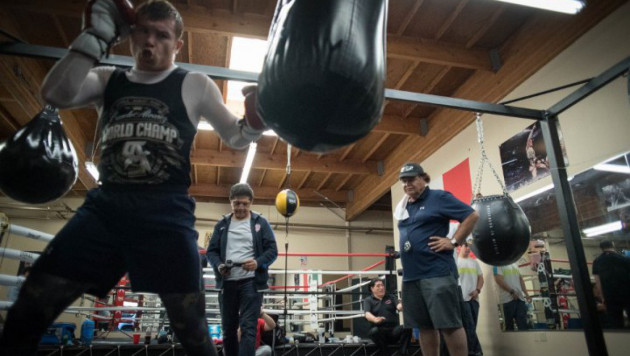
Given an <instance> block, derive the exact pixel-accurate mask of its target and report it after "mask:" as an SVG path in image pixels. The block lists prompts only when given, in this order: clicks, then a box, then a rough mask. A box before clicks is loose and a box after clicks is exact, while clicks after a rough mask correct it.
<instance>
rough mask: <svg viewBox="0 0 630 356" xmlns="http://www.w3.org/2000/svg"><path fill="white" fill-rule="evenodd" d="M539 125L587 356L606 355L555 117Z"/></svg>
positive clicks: (548, 118)
mask: <svg viewBox="0 0 630 356" xmlns="http://www.w3.org/2000/svg"><path fill="white" fill-rule="evenodd" d="M540 126H541V128H542V134H543V138H544V140H545V146H546V147H547V157H548V158H549V161H550V163H551V178H552V180H553V184H554V188H555V189H554V190H555V193H556V204H557V205H558V212H559V215H560V222H561V223H562V230H563V232H564V240H565V243H566V245H567V252H568V256H569V263H570V265H571V274H572V275H573V284H574V286H575V292H576V294H577V299H578V304H579V306H580V316H581V318H582V325H583V326H584V336H585V338H586V346H587V347H588V353H589V355H591V356H608V351H607V350H606V342H605V341H604V334H603V332H602V326H601V323H600V321H599V318H598V316H597V309H596V307H595V297H594V295H593V287H592V285H591V279H590V276H589V273H588V267H587V265H586V256H585V254H584V246H583V245H582V236H581V234H580V226H579V224H578V220H577V213H576V208H575V202H574V200H573V193H572V192H571V186H570V185H569V181H568V180H567V171H566V166H565V162H564V156H563V154H562V148H561V146H560V137H559V135H558V127H559V122H558V117H557V116H549V117H547V118H546V119H545V120H541V121H540Z"/></svg>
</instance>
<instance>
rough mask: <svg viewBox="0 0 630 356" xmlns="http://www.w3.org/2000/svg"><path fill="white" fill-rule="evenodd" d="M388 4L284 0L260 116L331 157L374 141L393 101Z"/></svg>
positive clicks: (297, 142)
mask: <svg viewBox="0 0 630 356" xmlns="http://www.w3.org/2000/svg"><path fill="white" fill-rule="evenodd" d="M386 6H387V1H385V0H370V1H366V0H317V1H313V0H293V1H287V0H281V1H280V2H279V3H278V7H277V11H276V16H275V19H274V22H273V23H272V25H271V32H270V34H269V49H268V52H267V56H266V57H265V60H264V62H263V68H262V72H261V74H260V76H259V80H258V96H257V102H256V105H257V110H258V113H259V115H260V117H261V118H262V120H263V122H264V123H265V124H266V125H267V126H268V127H269V128H270V129H272V130H274V131H275V132H276V133H277V134H278V136H280V137H281V138H282V139H283V140H285V141H287V142H288V143H290V144H292V145H294V146H295V147H298V148H300V149H303V150H307V151H314V152H327V151H330V150H333V149H336V148H339V147H341V146H345V145H348V144H350V143H353V142H355V141H356V140H358V139H360V138H362V137H364V136H365V135H367V134H368V133H369V132H370V131H371V130H372V128H373V127H374V126H375V125H376V124H377V123H378V122H379V120H380V118H381V116H382V112H383V104H384V99H385V97H384V95H385V30H386V26H385V23H386V8H387V7H386Z"/></svg>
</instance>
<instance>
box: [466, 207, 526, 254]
mask: <svg viewBox="0 0 630 356" xmlns="http://www.w3.org/2000/svg"><path fill="white" fill-rule="evenodd" d="M472 207H473V208H474V209H475V210H476V211H477V213H478V214H479V220H478V221H477V224H476V225H475V228H474V229H473V232H472V239H473V244H472V246H471V249H472V250H473V253H474V254H475V256H477V257H478V258H479V259H480V260H482V261H483V262H485V263H487V264H489V265H493V266H505V265H509V264H511V263H514V262H516V261H518V259H519V258H521V256H523V254H524V253H525V251H527V248H528V246H529V240H530V237H531V226H530V225H529V221H528V220H527V216H526V215H525V213H524V212H523V210H522V209H521V207H520V206H518V204H516V203H515V202H514V201H513V200H512V198H511V197H510V196H508V195H489V196H485V197H480V198H476V199H474V200H473V202H472Z"/></svg>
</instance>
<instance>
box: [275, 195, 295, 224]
mask: <svg viewBox="0 0 630 356" xmlns="http://www.w3.org/2000/svg"><path fill="white" fill-rule="evenodd" d="M299 206H300V198H298V195H297V194H295V192H294V191H292V190H291V189H285V190H283V191H281V192H280V193H278V195H276V209H277V210H278V212H279V213H280V214H281V215H282V216H284V217H285V218H288V217H291V216H293V214H295V212H296V211H297V209H298V207H299Z"/></svg>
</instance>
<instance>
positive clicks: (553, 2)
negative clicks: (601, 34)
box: [499, 0, 584, 15]
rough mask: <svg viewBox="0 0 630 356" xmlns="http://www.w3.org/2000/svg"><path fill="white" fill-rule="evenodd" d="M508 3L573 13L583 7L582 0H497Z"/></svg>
mask: <svg viewBox="0 0 630 356" xmlns="http://www.w3.org/2000/svg"><path fill="white" fill-rule="evenodd" d="M499 1H503V2H508V3H510V4H516V5H523V6H529V7H536V8H539V9H544V10H550V11H557V12H562V13H565V14H572V15H575V14H577V13H578V12H580V11H581V10H582V8H584V1H582V0H499Z"/></svg>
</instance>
